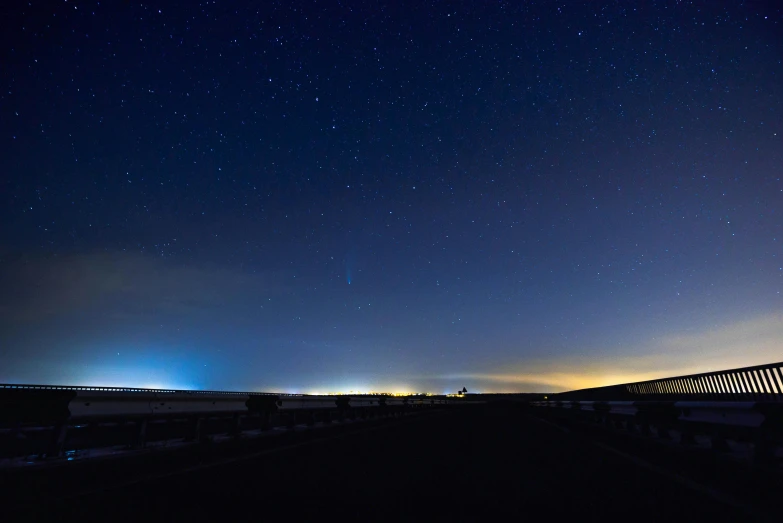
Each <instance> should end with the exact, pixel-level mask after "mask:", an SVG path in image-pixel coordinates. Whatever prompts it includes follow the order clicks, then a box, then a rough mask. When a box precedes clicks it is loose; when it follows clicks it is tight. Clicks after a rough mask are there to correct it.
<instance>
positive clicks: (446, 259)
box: [0, 0, 783, 393]
mask: <svg viewBox="0 0 783 523" xmlns="http://www.w3.org/2000/svg"><path fill="white" fill-rule="evenodd" d="M181 4H182V5H181V6H179V7H176V6H175V5H174V4H172V3H170V2H162V1H160V2H156V1H154V0H152V1H149V2H143V3H139V2H136V1H123V2H110V1H101V2H97V1H81V0H67V1H50V2H39V1H35V0H32V1H30V2H18V1H12V2H11V5H10V7H9V6H6V4H4V7H3V13H2V17H3V26H4V30H3V31H2V33H0V42H2V44H1V46H0V48H1V49H2V51H0V52H2V55H0V64H2V66H0V86H1V89H0V91H2V92H0V158H2V171H3V174H2V176H0V360H1V361H2V365H0V382H6V383H8V382H12V383H57V384H93V385H132V386H150V387H154V386H161V387H177V388H202V389H221V390H268V391H286V392H325V391H340V390H390V391H391V390H394V391H429V392H436V393H440V392H444V391H454V390H456V389H457V388H458V387H459V388H461V387H462V386H466V387H467V388H468V390H471V391H473V390H480V391H542V390H543V391H549V390H551V391H554V390H565V389H569V388H576V387H584V386H592V385H600V384H608V383H616V382H622V381H632V380H635V379H642V378H648V377H657V376H665V375H672V374H677V373H685V372H698V371H707V370H715V369H719V368H729V367H733V366H741V365H751V364H757V363H767V362H772V361H779V360H782V359H783V357H781V355H783V296H781V291H782V290H783V180H781V176H783V10H782V8H781V6H780V4H776V3H775V2H768V3H767V2H739V1H733V0H732V1H726V2H718V1H712V0H710V1H709V2H707V1H703V2H686V1H676V2H674V1H671V2H655V1H649V2H647V1H646V2H619V1H605V2H598V1H595V2H593V1H590V2H584V3H579V2H576V1H573V2H572V1H567V2H566V1H560V2H557V1H554V0H553V1H529V2H512V1H494V2H473V1H470V2H468V1H464V2H432V1H420V0H415V1H413V0H411V1H406V0H400V1H396V0H395V1H394V2H385V1H374V0H368V1H362V2H359V1H356V2H354V1H347V0H345V1H337V0H335V1H318V2H314V1H308V0H304V1H301V2H286V1H265V2H238V1H214V2H201V3H197V2H185V3H181Z"/></svg>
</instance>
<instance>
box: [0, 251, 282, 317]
mask: <svg viewBox="0 0 783 523" xmlns="http://www.w3.org/2000/svg"><path fill="white" fill-rule="evenodd" d="M5 265H6V266H5V268H4V269H3V271H2V273H0V296H2V297H0V314H1V315H2V317H3V318H4V321H6V322H14V323H35V322H41V321H44V320H47V319H51V318H52V317H58V316H68V315H73V314H79V313H88V312H89V313H92V314H99V315H102V316H108V317H112V318H139V317H145V316H150V315H153V314H161V313H164V314H192V313H198V312H200V311H205V310H210V309H214V308H219V307H221V306H224V305H225V304H226V303H228V302H230V301H231V300H232V299H234V298H236V297H238V296H246V297H248V296H249V297H253V296H259V295H269V294H271V293H273V292H275V288H276V287H279V284H278V285H275V284H273V283H272V282H273V280H272V278H270V277H264V276H260V275H256V274H247V273H243V272H239V271H231V270H227V269H222V268H214V267H208V266H195V265H178V264H173V263H168V262H165V261H163V260H158V259H155V258H153V257H151V256H144V255H140V254H130V253H125V252H94V253H87V254H73V255H67V256H50V257H38V258H20V259H17V260H15V261H13V262H11V263H6V264H5Z"/></svg>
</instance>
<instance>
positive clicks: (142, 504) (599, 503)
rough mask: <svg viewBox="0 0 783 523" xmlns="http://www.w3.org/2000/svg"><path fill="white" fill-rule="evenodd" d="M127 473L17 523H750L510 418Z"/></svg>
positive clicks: (708, 494)
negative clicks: (513, 522)
mask: <svg viewBox="0 0 783 523" xmlns="http://www.w3.org/2000/svg"><path fill="white" fill-rule="evenodd" d="M122 466H123V465H122V464H119V463H118V464H116V465H113V466H112V469H111V473H110V474H108V475H107V480H106V481H105V482H102V481H101V478H100V477H99V478H98V481H97V482H93V484H92V485H91V486H90V487H89V488H88V489H87V490H86V492H83V493H81V494H79V493H78V489H76V490H74V491H73V492H71V495H69V497H66V498H65V499H59V500H56V499H53V498H52V496H51V495H50V494H49V493H46V494H43V493H42V494H41V496H40V499H37V500H35V501H34V502H33V503H32V504H30V505H26V506H25V507H23V508H19V510H18V511H14V512H13V513H12V514H13V516H12V519H10V521H14V520H31V521H54V520H57V521H104V522H115V521H131V520H132V521H137V522H138V521H183V520H187V521H205V520H212V521H218V520H219V521H225V520H226V519H227V518H228V520H230V521H250V520H254V521H259V520H272V521H279V520H281V519H283V518H285V519H289V520H294V521H298V520H306V521H314V520H316V521H321V520H326V521H331V520H336V521H345V520H350V521H353V520H363V521H376V520H398V521H401V520H405V521H419V520H427V521H433V520H436V521H441V520H450V521H479V520H480V521H495V520H501V519H502V520H506V519H508V518H517V520H521V521H526V520H529V518H535V519H536V520H538V519H542V518H546V519H548V520H553V521H558V520H565V518H579V519H580V520H588V521H601V520H603V521H606V520H610V521H615V520H617V521H624V522H627V521H629V520H643V521H648V520H656V521H684V520H690V521H708V520H709V521H712V522H715V521H752V520H754V518H753V517H752V516H750V517H749V515H748V514H747V513H746V512H744V511H743V509H742V508H738V507H736V506H733V505H731V504H727V503H725V502H724V501H723V500H722V499H721V495H720V492H714V491H711V490H709V489H704V488H702V486H701V485H700V484H698V483H693V484H691V483H689V481H688V480H687V478H685V479H683V478H680V477H678V476H676V475H672V474H670V473H669V472H668V471H667V469H665V468H664V469H660V470H658V469H656V468H655V467H654V468H653V469H650V468H649V467H648V463H647V462H646V461H645V460H644V459H643V457H642V458H639V457H637V456H634V455H632V454H628V453H627V452H625V451H622V450H621V451H617V450H616V449H614V448H613V447H610V446H609V447H608V446H606V445H604V443H596V442H595V441H592V440H591V439H590V438H588V437H585V436H584V435H579V434H575V433H573V432H567V431H564V430H562V429H560V428H559V427H557V426H553V425H551V424H549V423H548V422H546V421H541V420H540V419H538V418H534V417H531V416H530V415H529V414H526V413H524V412H521V411H519V410H516V409H509V408H466V409H464V410H463V409H459V410H450V411H443V412H438V413H432V414H426V415H423V416H419V417H415V418H407V419H402V420H388V421H384V422H381V423H380V424H377V423H369V424H366V425H356V426H354V427H351V428H350V429H347V430H343V431H341V432H339V433H337V432H330V431H321V432H320V433H319V434H318V435H314V436H312V437H311V438H310V439H309V440H308V439H304V440H302V439H300V440H292V441H289V442H285V443H283V444H281V445H279V446H277V447H270V448H265V449H263V450H260V451H258V452H256V455H255V456H252V457H243V458H240V457H239V456H236V455H232V456H225V457H222V458H220V459H213V460H207V461H204V462H202V463H201V464H199V463H198V462H197V461H193V462H190V463H187V464H182V463H179V464H178V465H177V466H176V467H168V468H166V467H151V468H149V470H148V471H146V472H145V471H142V473H141V474H139V473H138V471H136V472H135V473H134V474H133V475H131V474H129V475H128V477H127V481H125V484H124V485H122V486H119V487H116V486H113V485H117V484H118V483H123V482H122V481H118V478H120V479H121V478H122V477H123V473H122ZM109 476H110V478H109ZM58 481H62V482H68V479H67V478H65V479H58ZM74 481H75V480H74ZM738 481H740V478H738ZM42 492H43V491H42ZM27 494H28V495H30V493H29V492H28V493H27ZM32 497H33V499H34V498H35V493H32ZM17 508H18V507H17ZM7 514H8V512H7Z"/></svg>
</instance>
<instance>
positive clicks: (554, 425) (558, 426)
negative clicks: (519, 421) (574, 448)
mask: <svg viewBox="0 0 783 523" xmlns="http://www.w3.org/2000/svg"><path fill="white" fill-rule="evenodd" d="M530 417H531V418H533V419H534V420H536V421H540V422H541V423H544V424H545V425H549V426H550V427H554V428H556V429H557V430H559V431H560V432H563V433H564V434H570V433H571V430H570V429H568V428H566V427H563V426H562V425H558V424H557V423H554V422H551V421H549V420H548V419H543V418H539V417H537V416H530Z"/></svg>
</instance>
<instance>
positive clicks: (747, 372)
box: [552, 362, 783, 401]
mask: <svg viewBox="0 0 783 523" xmlns="http://www.w3.org/2000/svg"><path fill="white" fill-rule="evenodd" d="M552 398H553V399H554V398H557V399H563V400H575V401H582V400H584V401H622V400H631V401H634V400H667V401H668V400H711V401H783V362H779V363H769V364H767V365H755V366H753V367H743V368H739V369H729V370H721V371H715V372H704V373H701V374H690V375H687V376H675V377H671V378H660V379H655V380H647V381H639V382H636V383H623V384H620V385H610V386H607V387H595V388H590V389H581V390H573V391H569V392H563V393H560V394H556V395H554V396H552Z"/></svg>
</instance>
